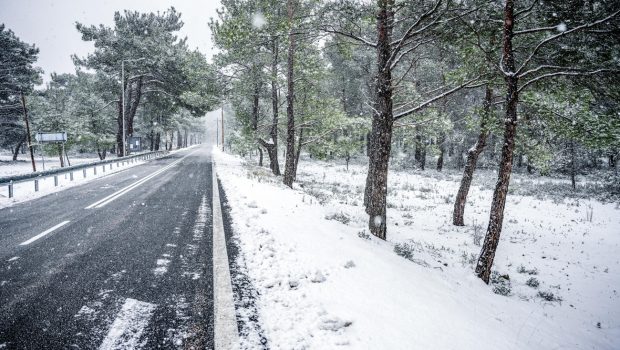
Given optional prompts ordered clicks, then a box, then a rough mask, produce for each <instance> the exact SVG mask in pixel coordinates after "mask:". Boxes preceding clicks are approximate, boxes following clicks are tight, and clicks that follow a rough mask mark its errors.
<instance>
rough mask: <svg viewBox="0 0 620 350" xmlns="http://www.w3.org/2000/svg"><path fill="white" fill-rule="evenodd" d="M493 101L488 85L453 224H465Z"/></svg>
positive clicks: (458, 196) (453, 213) (455, 203)
mask: <svg viewBox="0 0 620 350" xmlns="http://www.w3.org/2000/svg"><path fill="white" fill-rule="evenodd" d="M492 103H493V91H492V90H491V87H490V86H489V85H487V86H486V89H485V94H484V103H483V106H482V109H483V112H482V113H483V114H482V115H481V116H480V132H479V133H478V140H476V144H474V146H473V147H472V148H470V149H469V151H467V162H466V163H465V170H463V178H462V179H461V185H460V186H459V191H458V193H457V194H456V199H455V201H454V211H453V212H452V224H453V225H456V226H464V225H465V222H464V215H465V204H466V203H467V195H468V194H469V187H470V186H471V181H472V179H473V178H474V171H475V170H476V164H477V163H478V156H480V153H482V150H483V149H484V146H485V145H486V140H487V136H488V135H489V132H488V130H487V123H488V119H489V118H490V114H491V104H492Z"/></svg>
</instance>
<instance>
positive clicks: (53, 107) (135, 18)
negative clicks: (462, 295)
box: [0, 0, 620, 283]
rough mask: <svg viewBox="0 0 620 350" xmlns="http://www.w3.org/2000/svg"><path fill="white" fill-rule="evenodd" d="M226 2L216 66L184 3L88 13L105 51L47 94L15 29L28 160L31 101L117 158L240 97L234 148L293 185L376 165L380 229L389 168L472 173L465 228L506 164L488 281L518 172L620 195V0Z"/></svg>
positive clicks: (16, 116)
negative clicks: (311, 166)
mask: <svg viewBox="0 0 620 350" xmlns="http://www.w3.org/2000/svg"><path fill="white" fill-rule="evenodd" d="M221 4H222V7H221V9H220V10H219V11H218V14H217V17H216V18H212V19H210V22H209V26H210V28H211V31H212V36H213V43H214V46H215V49H216V50H215V54H214V56H213V60H212V62H208V61H207V59H206V57H205V56H204V55H203V54H202V53H200V52H199V51H197V50H190V49H189V48H188V46H187V43H186V41H185V39H180V38H179V37H178V36H177V34H176V32H177V31H178V30H179V29H180V28H181V27H182V25H183V23H182V21H181V20H180V14H179V13H178V12H176V10H175V9H174V8H170V9H169V10H167V11H165V12H163V13H157V14H155V13H139V12H133V11H125V12H117V13H116V14H115V17H114V26H112V27H106V26H97V25H91V24H84V23H76V30H77V31H78V32H79V33H80V34H81V36H82V39H83V40H84V41H87V42H92V43H94V44H95V50H94V52H92V53H91V54H89V55H87V56H86V57H78V56H75V55H74V57H73V61H74V63H75V68H76V71H75V73H74V74H66V73H65V74H55V73H52V74H51V76H50V79H49V81H48V82H47V83H46V84H45V86H44V87H42V88H41V87H39V88H37V89H35V86H40V84H41V81H42V80H41V76H42V72H41V70H40V69H39V68H37V67H36V60H37V55H38V49H37V48H36V47H35V46H34V45H32V44H28V43H25V42H23V41H21V40H20V39H19V38H18V37H16V35H15V34H14V33H13V32H12V31H11V30H10V29H9V28H5V26H4V25H2V26H1V27H0V47H1V50H0V62H2V67H3V69H2V70H0V83H1V84H2V89H1V90H0V116H1V117H2V119H1V122H0V123H1V124H0V125H1V132H0V147H2V148H4V149H6V150H10V151H11V152H12V154H13V159H17V157H18V156H19V154H20V152H24V151H25V149H26V148H29V147H30V146H29V144H28V141H27V140H28V138H27V136H28V135H27V132H26V128H25V123H24V120H23V117H24V114H25V112H27V113H28V115H29V118H30V123H31V124H32V128H31V129H32V130H45V131H66V132H68V134H69V140H68V143H67V147H69V148H74V149H78V150H85V151H90V152H96V153H97V154H98V155H99V157H100V158H101V159H104V158H105V157H106V154H107V153H109V152H115V153H116V154H117V155H118V156H123V155H124V154H125V151H124V150H123V140H122V135H123V134H126V135H127V136H132V135H134V134H140V135H142V136H143V137H144V139H145V141H146V144H147V145H148V146H147V147H148V148H150V149H151V150H159V149H162V148H166V149H171V148H172V147H173V145H175V144H176V145H177V146H183V145H187V144H188V138H190V142H189V143H192V141H191V138H192V131H193V130H196V129H197V128H200V127H201V126H199V125H197V123H198V120H199V119H196V118H195V117H196V116H199V117H200V116H203V115H204V114H205V113H206V112H207V111H211V110H214V109H216V108H219V107H220V106H222V105H224V106H226V108H227V109H228V110H229V111H230V112H232V114H231V115H233V116H234V117H233V118H229V120H228V121H227V123H228V124H229V125H228V127H227V130H228V135H227V137H226V146H227V147H228V149H229V150H232V151H234V152H237V153H239V154H241V155H244V156H245V155H249V154H257V155H258V162H259V165H261V166H266V167H267V166H268V167H269V169H270V170H271V172H273V175H274V176H281V178H282V182H283V183H284V184H285V185H286V186H289V187H293V185H294V183H295V178H296V174H297V172H298V169H299V160H300V156H301V155H302V153H303V154H307V155H309V156H310V157H313V158H318V159H338V160H343V161H345V162H346V164H347V166H348V164H349V162H350V161H352V160H358V161H363V162H365V163H367V165H368V168H367V177H366V184H365V190H364V198H363V202H364V208H365V211H366V214H367V215H368V230H369V231H370V232H371V233H372V234H374V235H375V236H377V237H379V238H381V239H386V237H387V235H388V230H387V227H388V222H387V215H386V210H387V205H386V197H387V193H388V191H389V188H388V178H389V169H390V167H391V166H398V167H402V168H405V169H406V168H411V169H417V170H416V171H447V170H450V171H456V172H460V173H461V174H462V180H461V184H460V188H459V190H458V193H456V194H455V199H454V211H453V224H454V225H457V226H462V225H464V224H465V222H466V221H467V218H466V217H465V216H464V213H465V207H466V205H467V196H468V193H469V189H470V186H471V183H472V179H473V178H474V177H475V176H476V169H477V168H486V169H495V170H496V171H497V183H496V186H495V189H494V195H493V199H492V203H490V212H489V221H488V226H487V230H486V235H485V239H484V244H483V247H482V252H481V254H480V257H479V260H478V263H477V267H476V274H477V275H478V276H479V277H480V278H481V279H483V280H484V281H485V282H487V283H488V281H489V276H490V272H491V267H492V265H493V259H494V256H495V251H496V249H497V246H498V242H499V237H500V234H501V231H502V224H503V217H504V208H505V203H506V198H507V196H508V193H509V186H510V178H511V173H512V172H514V171H518V172H522V173H525V174H531V175H532V176H548V175H552V174H557V175H559V176H565V177H569V178H570V179H571V185H572V189H576V188H577V186H578V183H577V177H578V176H580V175H583V174H601V177H602V178H603V181H604V183H605V191H607V192H608V194H609V195H610V196H613V195H617V194H618V193H619V192H620V184H619V181H618V176H617V159H618V156H619V150H620V109H619V108H618V104H619V101H620V88H619V87H620V84H619V83H620V79H619V78H620V74H619V70H620V42H619V41H620V7H619V6H618V3H617V2H616V1H612V0H604V1H596V2H591V1H544V2H541V1H516V0H506V1H503V0H502V1H478V0H464V1H450V0H429V1H426V0H421V1H410V0H400V1H397V0H376V1H354V0H342V1H317V0H287V1H285V2H283V1H275V0H222V1H221ZM5 67H6V68H5ZM121 70H124V72H121ZM121 78H122V79H124V80H121ZM121 91H124V93H125V96H124V97H125V98H124V99H122V98H121V97H122V96H121V94H122V92H121ZM22 96H23V98H22ZM122 100H124V101H125V106H123V105H122V104H121V101H122ZM123 113H124V114H123ZM123 120H124V121H125V123H123ZM123 124H125V130H123ZM33 132H34V131H31V134H32V133H33ZM30 136H32V135H30ZM47 147H49V148H45V149H44V151H45V152H47V153H50V154H58V156H60V159H61V163H62V154H61V149H60V148H58V149H56V148H55V147H52V146H47ZM609 174H611V175H609Z"/></svg>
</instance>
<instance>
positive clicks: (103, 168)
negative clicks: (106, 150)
mask: <svg viewBox="0 0 620 350" xmlns="http://www.w3.org/2000/svg"><path fill="white" fill-rule="evenodd" d="M101 170H103V172H104V173H105V164H104V165H103V166H102V167H101Z"/></svg>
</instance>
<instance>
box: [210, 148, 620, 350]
mask: <svg viewBox="0 0 620 350" xmlns="http://www.w3.org/2000/svg"><path fill="white" fill-rule="evenodd" d="M214 159H215V161H216V162H217V173H218V177H219V179H220V180H221V182H222V185H223V187H224V190H225V191H226V195H227V197H228V200H229V205H230V207H231V215H232V218H233V230H234V233H235V236H236V240H237V243H238V244H239V246H240V249H241V254H240V259H242V260H243V264H245V266H246V267H247V274H248V275H249V277H250V280H251V281H252V283H253V285H254V287H255V288H256V289H257V294H258V295H259V296H260V297H259V298H258V300H257V302H256V305H257V308H258V314H259V317H260V322H261V327H262V331H263V332H264V336H265V337H266V338H267V340H268V342H269V346H270V348H274V349H303V348H313V349H318V348H321V349H326V348H335V347H339V346H348V347H350V348H355V349H496V348H500V349H552V348H561V349H568V348H570V349H591V348H596V349H613V348H617V346H618V344H620V325H619V323H618V322H619V321H618V319H619V316H620V301H619V297H618V294H617V289H616V288H617V286H619V285H620V274H619V273H618V271H619V269H620V265H619V262H618V256H617V255H616V254H614V251H617V249H618V243H619V242H620V237H619V236H620V232H619V230H618V227H620V226H618V224H619V218H620V215H618V214H619V211H618V210H617V208H614V207H613V205H603V204H600V203H587V205H588V206H590V207H592V208H595V209H594V212H595V215H596V216H597V217H596V219H595V220H593V221H592V222H590V221H585V222H584V219H585V218H586V217H584V216H583V214H584V213H583V210H581V209H583V208H584V207H579V208H578V209H577V208H575V206H574V203H572V205H571V203H568V204H567V203H562V204H558V203H553V202H551V201H549V202H548V203H547V202H545V201H541V200H536V199H533V198H529V197H527V198H525V197H522V198H514V197H509V198H510V203H509V205H508V208H507V212H508V213H512V214H510V215H507V218H506V222H508V221H510V220H512V222H513V223H512V224H506V225H505V228H506V229H505V232H504V235H503V238H502V242H501V243H500V248H499V252H498V257H497V261H498V262H497V269H498V271H499V272H500V273H502V274H509V277H510V284H511V285H510V286H509V292H508V293H506V294H508V296H503V295H498V294H494V293H493V289H494V288H496V287H497V286H487V285H485V284H483V283H482V282H481V281H480V280H479V279H477V278H475V277H474V275H473V271H472V269H473V265H472V262H471V255H472V254H474V255H476V254H477V253H478V251H479V246H477V245H476V244H474V242H473V239H472V235H473V234H477V235H479V234H480V233H479V231H480V228H479V226H480V225H482V224H484V222H485V221H484V220H485V215H488V214H486V213H487V211H486V210H488V209H486V206H488V203H490V200H489V196H490V195H491V194H490V192H489V191H484V190H479V189H477V188H474V189H472V193H471V198H472V200H473V204H470V205H469V206H468V209H467V212H466V215H467V216H466V219H467V220H468V221H473V220H476V221H475V222H477V223H478V225H475V226H477V228H476V227H474V225H472V226H468V227H465V228H459V229H457V228H454V227H452V226H451V225H449V215H448V214H449V212H450V210H449V209H450V207H451V202H450V200H449V199H450V197H449V196H448V194H451V193H455V192H456V191H455V186H456V185H457V184H456V183H454V182H453V181H438V180H433V181H431V180H429V179H421V178H419V177H416V176H412V175H410V174H406V173H401V174H394V173H392V174H391V175H390V176H391V178H390V181H391V184H390V187H391V188H393V189H394V190H393V191H391V192H390V196H389V198H388V201H391V202H392V204H391V205H390V209H388V213H389V223H388V225H389V226H388V241H387V242H384V241H380V240H377V239H374V238H372V237H370V236H368V235H367V233H366V232H365V230H364V226H365V222H366V220H367V219H366V217H365V215H364V212H363V209H362V207H361V200H362V196H363V192H362V191H361V189H363V183H364V182H363V179H364V171H363V169H355V168H353V169H351V171H349V172H346V171H344V168H343V167H336V166H333V165H329V164H328V163H313V162H309V163H308V162H307V163H303V164H300V170H302V172H300V174H299V176H298V180H299V183H300V185H298V186H296V188H295V189H294V190H291V189H289V188H287V187H285V186H283V185H282V184H281V183H280V179H277V178H274V177H272V176H271V175H270V174H269V173H268V169H266V168H258V167H251V166H247V165H244V164H243V162H242V161H241V160H240V159H238V158H236V157H233V156H230V155H227V154H223V153H221V152H219V151H217V150H215V151H214ZM414 194H416V195H415V196H414ZM407 197H408V198H407ZM483 203H484V205H483ZM581 205H582V206H583V205H584V204H581ZM588 210H590V209H588ZM523 218H526V219H523ZM546 218H549V219H550V221H549V222H547V221H544V219H546ZM573 220H574V221H575V222H573ZM549 223H550V225H552V226H548V227H547V226H544V225H543V224H549ZM573 224H574V225H573ZM540 225H543V226H540ZM482 226H484V225H482ZM534 229H536V230H534ZM473 231H476V232H473ZM520 232H523V234H521V233H520ZM482 233H483V232H482ZM588 235H589V236H588ZM511 240H516V243H511ZM577 241H578V242H579V244H578V246H575V245H576V244H577V243H576V242H577ZM582 241H583V243H582ZM395 245H396V246H397V247H399V248H398V249H396V250H398V251H399V252H400V255H403V256H406V257H407V258H405V257H403V256H399V255H397V254H396V253H395ZM581 251H587V254H586V253H579V252H581ZM584 254H585V255H584ZM541 261H542V262H541ZM520 264H522V265H523V266H521V265H520ZM593 265H596V268H595V269H594V271H593V269H592V266H593ZM562 266H563V267H564V268H563V269H562V268H560V267H562ZM517 270H518V271H521V272H517ZM530 273H531V274H530ZM533 277H534V278H538V279H539V280H540V281H539V284H540V285H539V286H538V287H536V288H534V287H531V286H528V285H525V280H526V278H527V279H530V278H533ZM556 282H557V283H559V284H558V286H557V287H558V288H557V289H556V288H553V287H555V283H556ZM552 286H553V287H552ZM539 291H544V292H547V291H553V292H555V294H554V297H555V298H556V299H553V298H552V299H551V300H550V301H549V300H545V299H544V298H542V297H538V294H539V293H538V292H539ZM558 295H559V296H561V298H562V299H563V300H562V301H559V298H557V296H558ZM243 314H244V313H243V312H241V313H240V315H243ZM241 317H245V316H241ZM598 322H600V323H598ZM243 336H244V338H245V346H246V348H257V347H259V344H257V343H256V340H255V339H258V337H257V336H256V335H255V334H245V335H243Z"/></svg>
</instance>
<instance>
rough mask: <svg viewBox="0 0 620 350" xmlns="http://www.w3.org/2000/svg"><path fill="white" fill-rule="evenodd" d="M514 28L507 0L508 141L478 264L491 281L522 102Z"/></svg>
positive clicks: (478, 270)
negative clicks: (518, 111)
mask: <svg viewBox="0 0 620 350" xmlns="http://www.w3.org/2000/svg"><path fill="white" fill-rule="evenodd" d="M513 28H514V0H506V5H505V7H504V43H503V58H502V62H503V64H504V67H503V68H504V69H503V70H504V71H505V72H507V73H506V74H505V78H504V79H505V82H506V111H505V118H504V143H503V145H502V154H501V159H500V163H499V174H498V179H497V184H496V186H495V191H494V193H493V201H492V203H491V213H490V217H489V226H488V227H487V232H486V236H485V238H484V244H483V246H482V251H481V252H480V257H479V258H478V263H477V265H476V274H477V275H478V277H480V278H481V279H482V280H483V281H484V282H485V283H487V284H488V283H489V278H490V277H491V268H492V266H493V260H494V259H495V252H496V251H497V245H498V244H499V238H500V234H501V232H502V224H503V221H504V208H505V206H506V197H507V195H508V185H509V184H510V175H511V171H512V157H513V154H514V148H515V138H516V134H517V105H518V103H519V94H518V83H519V79H518V77H517V75H516V74H515V71H516V70H515V61H514V53H513V49H512V36H513Z"/></svg>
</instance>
